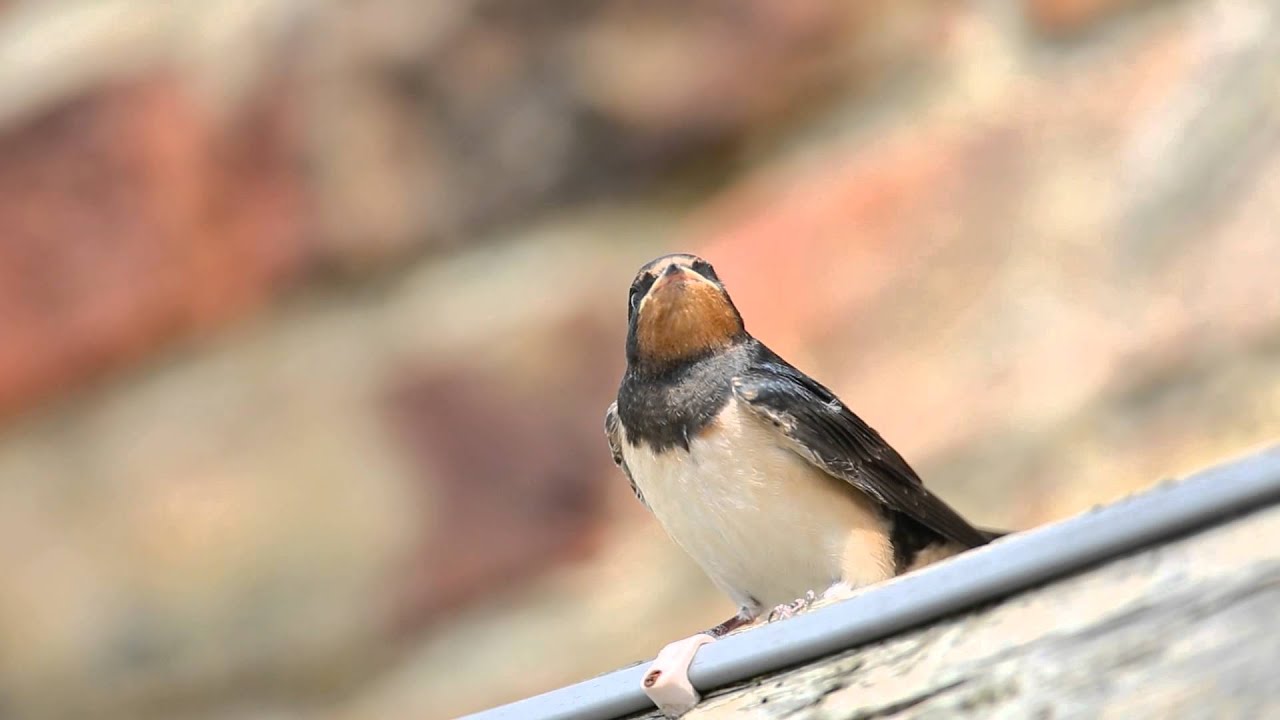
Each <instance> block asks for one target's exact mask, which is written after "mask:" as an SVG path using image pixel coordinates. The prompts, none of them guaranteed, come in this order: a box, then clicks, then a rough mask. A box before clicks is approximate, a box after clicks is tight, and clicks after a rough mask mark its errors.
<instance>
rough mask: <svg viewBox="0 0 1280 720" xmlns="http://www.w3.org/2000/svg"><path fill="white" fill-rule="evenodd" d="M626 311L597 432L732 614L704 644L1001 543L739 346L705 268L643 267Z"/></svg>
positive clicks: (768, 356) (819, 395) (866, 435)
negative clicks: (618, 368)
mask: <svg viewBox="0 0 1280 720" xmlns="http://www.w3.org/2000/svg"><path fill="white" fill-rule="evenodd" d="M628 303H629V304H628V317H627V344H626V358H627V368H626V372H625V374H624V375H623V378H622V383H621V385H620V387H619V389H618V397H617V401H616V402H615V403H613V404H612V405H611V406H610V407H609V410H608V412H607V413H606V415H605V431H606V435H607V436H608V440H609V447H610V450H611V452H612V455H613V460H614V462H615V463H616V464H617V465H618V467H620V468H621V469H622V472H623V473H624V475H625V476H626V478H627V479H628V481H629V482H630V484H631V489H632V491H633V492H634V493H635V495H636V497H637V498H638V499H639V500H640V502H642V503H643V504H644V505H645V506H646V507H647V508H648V509H649V511H650V512H651V513H652V514H653V516H654V517H655V518H657V520H658V522H659V523H660V524H661V525H662V527H663V529H665V530H666V532H667V534H668V535H669V536H670V537H671V539H672V540H674V541H675V543H676V544H677V545H679V546H680V548H682V549H683V550H684V552H686V553H687V554H688V555H689V556H690V557H691V558H692V559H693V560H694V561H695V562H696V563H697V564H698V565H699V566H700V567H701V568H702V570H703V571H704V572H705V573H706V575H707V576H708V577H709V578H710V579H711V581H712V583H713V584H714V585H715V586H716V587H718V588H719V589H720V590H721V591H722V592H724V593H725V594H726V595H728V596H729V597H730V598H731V599H732V600H733V602H734V603H736V604H737V606H738V614H737V615H736V616H734V617H733V618H730V619H729V620H726V621H725V622H723V623H721V624H720V625H717V626H716V627H714V628H712V629H710V630H708V631H706V632H705V634H704V635H706V636H710V637H711V638H716V637H719V636H721V635H724V634H725V633H728V632H731V631H732V630H734V629H736V628H738V627H741V626H743V625H746V624H748V623H750V622H752V621H754V620H756V619H757V618H759V617H760V616H761V615H762V614H763V613H764V612H765V611H766V610H771V612H770V619H776V618H778V617H786V616H789V615H791V614H793V613H794V612H797V611H798V610H800V609H802V608H803V607H805V606H807V605H808V604H809V603H810V602H812V601H813V600H814V599H815V598H816V597H817V596H818V595H823V596H832V595H836V594H841V593H847V592H848V591H851V590H853V589H856V588H859V587H864V586H867V585H870V584H873V583H876V582H880V581H882V580H886V579H888V578H891V577H894V576H896V575H899V574H902V573H905V572H908V571H910V570H914V569H916V568H919V567H922V566H924V565H927V564H929V563H932V562H935V561H938V560H941V559H943V558H946V557H950V556H952V555H955V554H957V553H960V552H963V551H965V550H968V549H970V548H975V547H978V546H980V545H984V544H986V543H987V542H989V541H991V540H992V539H994V538H995V537H998V536H999V535H1000V533H996V532H991V531H986V530H979V529H977V528H975V527H973V526H972V525H970V524H969V523H968V522H967V521H965V519H964V518H962V517H961V516H960V515H959V514H958V513H957V512H956V511H955V510H953V509H952V508H951V507H950V506H948V505H947V504H946V503H945V502H943V501H942V500H941V499H939V498H938V497H937V496H936V495H934V494H933V493H932V492H930V491H929V490H928V489H926V488H925V486H924V484H923V482H921V480H920V477H919V476H918V475H917V474H916V472H915V471H914V470H913V469H912V468H911V466H910V465H908V464H907V462H906V461H905V460H904V459H903V458H902V456H901V455H899V454H898V453H897V452H896V451H895V450H894V449H893V448H892V447H891V446H890V445H889V444H888V443H887V442H885V440H884V439H883V438H882V437H881V436H880V435H879V434H878V433H877V432H876V431H875V430H873V429H872V428H871V427H870V426H869V425H867V423H866V422H864V421H863V420H862V419H861V418H859V417H858V416H857V415H855V414H854V413H853V411H851V410H850V409H849V408H848V407H847V406H846V405H845V404H844V403H843V402H841V400H840V399H839V398H838V397H836V395H835V394H834V393H832V392H831V391H830V390H828V389H827V388H826V387H824V386H823V385H822V384H820V383H819V382H817V381H816V380H814V379H813V378H811V377H809V376H808V375H806V374H805V373H803V372H801V371H800V370H798V369H796V368H795V367H794V366H792V365H791V364H790V363H788V362H787V361H785V360H783V359H782V358H781V357H779V356H778V355H777V354H776V353H774V352H773V351H772V350H770V349H769V348H768V347H766V346H765V345H764V344H763V343H761V342H760V341H759V340H757V339H755V338H754V337H752V336H751V334H750V333H748V332H747V330H746V328H745V326H744V325H743V321H742V316H741V314H740V313H739V312H738V309H737V307H736V306H735V305H734V304H733V301H732V300H731V299H730V298H729V294H728V292H726V290H725V287H724V284H723V283H722V282H721V281H720V278H719V277H718V276H717V275H716V271H715V270H714V269H713V268H712V267H711V264H710V263H708V262H707V261H706V260H703V259H702V258H700V257H698V256H696V255H690V254H684V253H680V254H674V255H666V256H663V257H660V258H658V259H656V260H653V261H652V262H649V263H648V264H646V265H645V266H644V267H642V268H641V269H640V271H639V272H638V273H637V275H636V277H635V280H634V281H633V282H632V283H631V289H630V295H629V300H628ZM695 637H697V636H695ZM704 641H705V640H704ZM673 645H674V643H673ZM660 657H661V655H660ZM688 659H692V653H691V652H690V653H688ZM655 667H656V665H655ZM651 679H653V678H647V679H646V684H649V680H651ZM651 695H652V693H651ZM659 704H660V705H661V702H659Z"/></svg>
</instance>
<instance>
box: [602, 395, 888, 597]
mask: <svg viewBox="0 0 1280 720" xmlns="http://www.w3.org/2000/svg"><path fill="white" fill-rule="evenodd" d="M625 430H626V428H625V421H624V432H625ZM623 455H624V459H625V461H626V463H627V466H628V467H629V468H630V472H631V475H632V477H633V479H634V481H635V483H636V486H637V488H638V489H639V490H640V492H641V493H642V494H643V496H644V499H645V502H646V504H647V505H648V506H649V509H650V510H651V511H652V512H653V514H654V516H655V517H656V518H657V519H658V521H659V522H660V523H661V524H662V526H663V528H664V529H665V530H666V531H667V533H668V534H669V535H670V536H671V538H672V539H673V540H674V541H675V542H676V543H677V544H678V545H680V547H681V548H683V549H684V551H685V552H686V553H688V554H689V555H690V556H691V557H692V558H693V559H694V560H695V561H696V562H697V563H698V564H699V565H700V566H701V567H702V568H703V570H704V571H705V572H706V573H707V575H708V576H710V578H711V579H712V581H713V582H714V583H715V584H716V585H717V586H719V587H720V588H721V589H722V590H723V591H724V592H726V593H727V594H728V595H730V596H731V597H732V598H733V599H734V601H735V602H737V603H738V604H739V605H741V606H744V607H754V608H757V609H759V608H769V607H772V606H774V605H777V604H780V603H783V602H788V601H790V600H793V599H795V598H797V597H800V596H802V595H804V594H805V592H807V591H810V590H812V591H814V592H822V591H823V590H825V589H827V588H828V587H829V586H830V585H832V584H833V583H836V582H841V581H843V582H847V583H850V584H853V585H863V584H869V583H872V582H878V581H879V580H882V579H884V578H886V577H890V576H891V575H892V573H893V560H892V558H893V553H892V549H891V548H890V547H889V543H888V535H887V525H886V521H885V519H884V517H883V513H882V512H881V511H880V509H879V508H878V507H877V506H876V505H875V504H874V503H872V502H871V501H870V500H869V499H867V498H865V497H864V496H862V495H861V494H859V493H857V492H856V491H854V490H852V488H851V487H850V486H848V485H847V484H845V483H843V482H841V481H839V480H836V479H834V478H832V477H830V476H829V475H827V474H825V473H823V472H821V471H820V470H818V469H817V468H816V467H814V466H813V465H811V464H810V463H809V462H807V461H806V460H804V459H803V458H801V457H800V456H799V455H797V454H796V453H794V452H792V451H791V450H790V449H787V448H786V447H785V446H784V444H783V443H782V442H781V441H780V438H779V436H778V435H777V433H776V431H775V430H774V429H773V428H772V427H770V426H769V425H768V424H767V423H765V422H763V421H761V420H760V419H759V418H758V417H756V416H755V415H754V414H753V413H751V412H750V411H749V410H747V409H746V408H744V407H742V406H740V405H739V403H738V401H737V400H736V399H734V398H733V397H732V396H730V397H728V398H726V399H725V401H724V402H723V404H722V407H721V408H720V409H719V410H718V411H717V412H715V413H714V415H713V416H712V418H711V421H710V422H708V423H706V424H705V425H704V426H703V427H701V428H699V429H698V431H697V432H695V433H693V434H691V435H690V437H689V439H688V447H687V449H686V448H685V447H681V446H674V447H666V448H661V449H655V448H653V447H652V446H650V445H649V444H646V443H643V442H639V443H631V442H624V443H623Z"/></svg>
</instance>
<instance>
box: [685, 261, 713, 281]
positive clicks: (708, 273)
mask: <svg viewBox="0 0 1280 720" xmlns="http://www.w3.org/2000/svg"><path fill="white" fill-rule="evenodd" d="M691 267H692V268H693V271H694V272H696V273H698V274H699V275H701V276H702V277H704V278H707V279H708V280H715V281H716V282H719V281H720V278H718V277H716V271H715V270H714V269H712V267H711V263H709V262H707V261H706V260H703V259H701V258H699V259H697V260H694V261H693V265H692V266H691Z"/></svg>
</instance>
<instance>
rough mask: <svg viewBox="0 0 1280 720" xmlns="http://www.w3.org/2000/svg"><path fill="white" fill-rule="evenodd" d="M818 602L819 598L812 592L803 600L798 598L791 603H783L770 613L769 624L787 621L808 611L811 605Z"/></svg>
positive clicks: (805, 595)
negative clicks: (776, 621)
mask: <svg viewBox="0 0 1280 720" xmlns="http://www.w3.org/2000/svg"><path fill="white" fill-rule="evenodd" d="M817 600H818V596H817V595H815V594H814V592H813V591H812V590H810V591H809V592H807V593H805V594H804V597H802V598H796V599H795V600H792V601H791V602H789V603H783V604H781V605H779V606H777V607H775V608H774V609H773V610H770V611H769V622H774V621H775V620H786V619H787V618H789V617H794V616H796V615H798V614H800V612H801V611H803V610H805V609H807V608H808V607H809V606H810V605H812V604H813V603H814V602H816V601H817Z"/></svg>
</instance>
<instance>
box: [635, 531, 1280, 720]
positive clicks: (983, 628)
mask: <svg viewBox="0 0 1280 720" xmlns="http://www.w3.org/2000/svg"><path fill="white" fill-rule="evenodd" d="M1277 548H1280V508H1274V507H1273V508H1270V509H1267V510H1264V511H1260V512H1257V513H1254V514H1252V515H1250V516H1247V517H1245V518H1243V519H1239V520H1236V521H1234V522H1231V523H1229V524H1227V525H1224V526H1219V527H1216V528H1213V529H1210V530H1208V531H1205V532H1201V533H1199V534H1197V535H1194V536H1190V537H1186V538H1182V539H1179V540H1177V541H1175V542H1172V543H1169V544H1166V545H1163V546H1159V547H1155V548H1152V549H1149V550H1146V551H1143V552H1140V553H1137V554H1135V555H1133V556H1130V557H1126V558H1123V559H1120V560H1116V561H1113V562H1111V563H1108V564H1106V565H1103V566H1100V567H1098V568H1095V569H1093V570H1090V571H1087V572H1084V573H1081V574H1079V575H1076V576H1074V577H1071V578H1069V579H1066V580H1063V581H1060V582H1056V583H1053V584H1052V585H1049V586H1047V587H1043V588H1040V589H1037V590H1033V591H1031V592H1027V593H1023V594H1021V595H1018V596H1015V597H1013V598H1010V599H1008V600H1006V601H1004V602H1001V603H998V604H996V605H994V606H989V607H987V608H986V609H983V610H979V611H976V612H972V613H968V614H965V615H962V616H960V617H956V618H953V619H950V620H947V621H944V622H941V623H938V624H935V625H933V626H930V627H926V628H922V629H919V630H916V631H914V632H910V633H906V634H903V635H901V636H898V637H895V638H892V639H890V640H887V641H885V642H882V643H878V644H876V645H873V646H870V647H865V648H860V649H857V650H853V651H850V652H847V653H845V654H842V655H838V656H834V657H831V658H828V659H826V660H823V661H821V662H817V663H814V664H812V665H810V666H807V667H802V668H798V669H794V670H790V671H787V672H783V673H779V674H777V675H773V676H768V677H764V678H759V679H757V680H754V681H752V682H750V683H747V684H745V685H743V686H740V687H737V688H732V689H729V690H727V691H723V692H720V693H718V694H715V695H714V696H712V697H709V698H708V699H707V700H706V701H704V703H703V705H702V706H700V707H698V708H696V709H695V710H694V711H693V712H691V713H690V714H689V715H687V716H686V717H687V718H688V720H706V719H709V718H736V719H741V718H790V719H793V720H817V719H819V718H842V719H843V718H849V719H852V718H1077V717H1079V718H1125V719H1126V720H1127V719H1130V718H1261V717H1276V716H1277V713H1280V678H1277V676H1276V672H1275V668H1276V666H1277V663H1280V624H1277V623H1276V618H1277V616H1278V615H1280V553H1278V552H1277ZM748 632H750V631H748ZM638 717H643V718H646V719H648V718H657V717H660V716H658V715H657V714H656V713H649V714H645V715H643V716H638Z"/></svg>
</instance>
